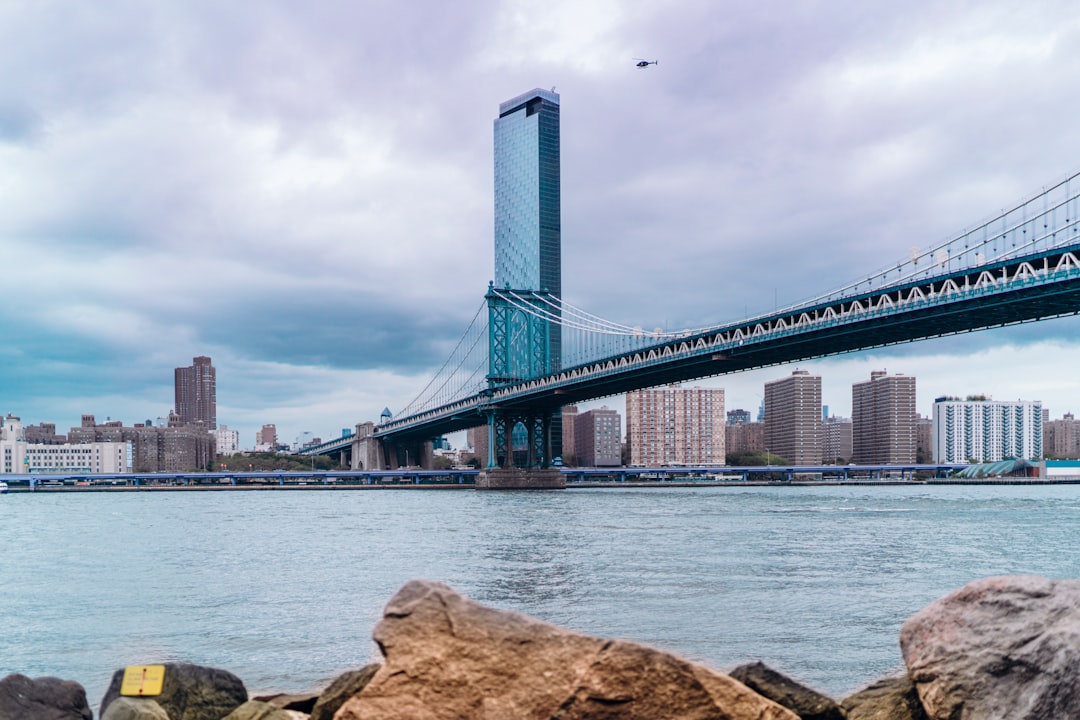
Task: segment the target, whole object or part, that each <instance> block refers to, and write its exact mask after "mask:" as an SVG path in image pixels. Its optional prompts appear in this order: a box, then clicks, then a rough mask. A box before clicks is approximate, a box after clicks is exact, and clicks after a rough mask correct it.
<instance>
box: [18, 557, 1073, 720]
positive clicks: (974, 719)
mask: <svg viewBox="0 0 1080 720" xmlns="http://www.w3.org/2000/svg"><path fill="white" fill-rule="evenodd" d="M374 638H375V641H376V643H377V644H378V646H379V648H380V650H381V651H382V655H383V661H382V662H381V663H375V664H372V665H369V666H367V667H363V668H360V669H357V670H355V671H351V672H347V673H344V674H343V675H341V676H340V677H338V678H337V679H335V680H334V681H333V682H332V683H330V685H328V686H327V687H326V688H325V689H324V690H323V691H322V692H319V693H311V694H303V695H275V696H266V697H254V698H251V697H249V696H248V692H247V690H246V689H245V687H244V683H243V681H242V680H241V679H240V678H238V677H236V676H235V675H233V674H232V673H230V672H228V671H226V670H221V669H216V668H207V667H200V666H196V665H188V664H182V663H166V664H164V674H163V676H162V678H161V680H160V687H152V688H151V691H150V692H147V693H146V695H145V696H142V697H139V696H137V692H136V693H135V694H134V695H133V694H132V690H131V686H130V685H124V679H125V678H124V669H118V670H117V671H116V672H115V673H114V675H113V677H112V682H111V684H110V686H109V688H108V690H107V691H106V693H105V696H104V697H103V698H102V699H101V703H100V705H99V706H98V713H99V715H98V717H99V718H100V720H223V719H224V720H307V719H310V720H331V719H336V720H405V719H416V720H429V719H430V720H442V719H444V718H445V719H450V718H455V719H456V718H461V719H467V718H483V719H485V720H501V719H503V718H506V719H507V720H517V719H519V718H529V719H532V718H535V719H537V720H541V719H543V720H547V719H551V720H555V719H559V720H574V719H581V720H584V719H586V718H589V719H592V718H631V719H640V720H658V719H661V718H679V719H688V720H697V719H700V720H710V719H714V718H715V719H716V720H798V719H800V718H801V719H802V720H844V719H845V718H846V720H1057V719H1059V718H1060V719H1061V720H1076V719H1077V718H1080V580H1049V579H1047V578H1042V577H1036V576H1031V575H1011V576H1003V577H992V578H987V579H984V580H978V581H975V582H972V583H970V584H968V585H966V586H964V587H963V588H960V589H959V590H957V591H955V592H953V593H951V594H949V595H947V596H945V597H943V598H941V599H939V600H936V601H935V602H933V603H931V604H930V605H928V606H927V607H926V608H924V609H923V610H921V611H920V612H919V613H917V614H916V615H914V616H913V617H912V618H910V619H909V620H908V621H907V622H906V623H904V625H903V627H902V628H901V631H900V637H899V643H900V649H901V653H902V655H903V658H904V664H905V666H906V669H907V672H906V673H904V674H902V675H900V676H897V677H890V678H883V679H880V680H877V681H876V682H873V683H872V684H870V685H869V686H868V687H866V688H864V689H862V690H860V691H858V692H856V693H854V694H853V695H851V696H849V697H846V698H841V699H833V698H829V697H826V696H825V695H823V694H821V693H818V692H816V691H815V690H813V689H811V688H808V687H805V686H803V685H801V684H799V683H798V682H796V681H794V680H792V679H790V678H787V677H785V676H783V675H781V674H779V673H777V672H775V671H774V670H772V669H770V668H769V667H768V666H767V665H765V664H763V663H760V662H758V663H753V664H748V665H742V666H740V667H737V668H735V669H734V670H732V671H731V672H729V673H721V672H717V671H716V670H712V669H710V668H707V667H705V666H703V665H700V664H696V663H692V662H689V661H687V660H684V659H682V658H679V657H677V656H675V655H672V654H670V653H665V652H661V651H659V650H655V649H653V648H649V647H646V646H643V645H639V644H637V643H633V642H628V641H623V640H610V639H603V638H595V637H589V636H586V635H581V634H577V633H573V632H570V631H567V630H564V629H562V628H559V627H556V626H554V625H549V624H547V623H544V622H541V621H539V620H536V619H534V618H531V617H529V616H526V615H522V614H519V613H513V612H507V611H503V610H498V609H494V608H489V607H485V606H483V605H480V604H478V603H475V602H473V601H471V600H469V599H468V598H465V597H463V596H462V595H459V594H458V593H456V592H454V591H453V590H452V589H450V588H449V587H447V586H445V585H442V584H440V583H435V582H427V581H420V580H414V581H411V582H409V583H406V584H405V586H403V587H402V588H401V589H400V590H399V591H398V592H397V593H396V594H395V595H394V597H392V598H391V599H390V601H389V603H388V604H387V606H386V609H385V611H384V613H383V619H382V620H381V621H380V622H379V623H378V625H376V627H375V631H374ZM122 687H124V693H122V692H121V689H122ZM94 717H95V715H94V712H93V711H92V710H91V708H90V706H89V704H88V702H87V697H86V691H85V690H84V689H83V687H82V686H81V685H80V684H78V683H77V682H74V681H71V680H62V679H59V678H36V679H31V678H28V677H26V676H24V675H19V674H14V675H9V676H7V677H5V678H3V679H2V680H0V720H93V718H94Z"/></svg>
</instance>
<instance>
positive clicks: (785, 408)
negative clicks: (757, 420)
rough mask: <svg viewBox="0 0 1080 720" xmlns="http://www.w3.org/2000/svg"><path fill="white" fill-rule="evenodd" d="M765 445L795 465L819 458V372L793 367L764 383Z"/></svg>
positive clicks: (810, 462) (807, 463) (818, 459)
mask: <svg viewBox="0 0 1080 720" xmlns="http://www.w3.org/2000/svg"><path fill="white" fill-rule="evenodd" d="M764 402H765V449H766V450H767V451H768V452H770V453H772V454H773V455H779V456H780V457H782V458H784V459H785V460H787V461H788V462H789V463H793V464H796V465H817V464H819V463H820V462H821V376H820V375H811V374H810V373H808V372H807V371H806V370H795V371H794V372H792V373H791V375H790V376H788V377H786V378H781V379H780V380H773V381H772V382H767V383H765V399H764Z"/></svg>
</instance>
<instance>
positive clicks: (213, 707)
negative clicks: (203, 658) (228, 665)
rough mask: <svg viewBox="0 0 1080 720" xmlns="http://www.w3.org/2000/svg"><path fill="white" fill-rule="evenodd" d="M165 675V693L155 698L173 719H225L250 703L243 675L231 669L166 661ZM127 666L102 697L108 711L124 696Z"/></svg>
mask: <svg viewBox="0 0 1080 720" xmlns="http://www.w3.org/2000/svg"><path fill="white" fill-rule="evenodd" d="M163 664H164V665H165V678H164V681H163V683H162V687H161V694H160V695H157V696H155V697H154V700H156V701H157V703H158V705H160V706H161V707H162V708H164V709H165V712H167V713H168V714H169V718H170V719H171V720H221V718H223V717H225V716H226V715H228V714H229V713H231V712H232V711H233V710H235V709H236V708H238V707H240V706H241V705H243V704H244V703H245V702H247V699H248V697H247V690H246V689H245V688H244V683H243V682H242V681H241V680H240V678H238V677H236V676H235V675H233V674H232V673H231V672H228V671H227V670H218V669H216V668H208V667H202V666H200V665H190V664H188V663H163ZM123 679H124V671H123V669H120V670H117V671H116V672H115V673H113V676H112V682H110V683H109V689H108V690H106V691H105V697H103V698H102V699H101V711H102V713H104V712H105V711H106V710H108V708H109V704H110V703H112V702H113V701H114V700H116V698H118V697H120V684H121V682H122V681H123Z"/></svg>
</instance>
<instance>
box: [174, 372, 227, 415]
mask: <svg viewBox="0 0 1080 720" xmlns="http://www.w3.org/2000/svg"><path fill="white" fill-rule="evenodd" d="M174 376H175V380H176V414H177V415H179V416H180V422H181V423H183V424H185V425H188V424H193V423H196V422H202V423H203V425H204V426H205V429H207V430H216V429H217V372H216V371H215V370H214V366H213V365H212V364H211V362H210V358H208V357H206V356H205V355H200V356H199V357H197V358H195V359H194V361H193V362H192V365H191V366H190V367H179V368H176V370H175V372H174Z"/></svg>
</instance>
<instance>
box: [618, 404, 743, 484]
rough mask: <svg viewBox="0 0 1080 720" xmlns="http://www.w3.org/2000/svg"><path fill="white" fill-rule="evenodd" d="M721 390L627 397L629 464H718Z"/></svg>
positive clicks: (722, 419) (721, 450)
mask: <svg viewBox="0 0 1080 720" xmlns="http://www.w3.org/2000/svg"><path fill="white" fill-rule="evenodd" d="M725 426H726V422H725V416H724V389H723V388H700V387H695V388H681V387H679V386H677V385H668V386H666V387H659V388H649V389H648V390H634V391H632V392H629V393H627V394H626V439H627V442H628V443H629V444H630V464H631V465H648V466H663V465H722V464H723V463H724V462H725V460H726V453H725V449H724V443H725V434H724V429H725Z"/></svg>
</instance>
